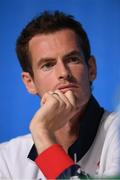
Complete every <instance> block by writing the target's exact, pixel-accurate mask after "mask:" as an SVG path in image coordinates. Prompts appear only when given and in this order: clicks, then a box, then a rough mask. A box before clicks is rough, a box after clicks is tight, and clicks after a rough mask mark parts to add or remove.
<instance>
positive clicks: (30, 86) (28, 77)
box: [21, 72, 37, 95]
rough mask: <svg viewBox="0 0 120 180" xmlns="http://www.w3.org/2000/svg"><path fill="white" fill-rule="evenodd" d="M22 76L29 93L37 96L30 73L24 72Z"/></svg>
mask: <svg viewBox="0 0 120 180" xmlns="http://www.w3.org/2000/svg"><path fill="white" fill-rule="evenodd" d="M21 76H22V80H23V83H24V85H25V87H26V89H27V91H28V92H29V93H30V94H33V95H36V94H37V90H36V86H35V83H34V81H33V78H32V77H31V75H30V73H28V72H22V74H21Z"/></svg>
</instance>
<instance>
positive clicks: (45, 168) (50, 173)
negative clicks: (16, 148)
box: [35, 144, 74, 179]
mask: <svg viewBox="0 0 120 180" xmlns="http://www.w3.org/2000/svg"><path fill="white" fill-rule="evenodd" d="M35 162H36V164H37V165H38V167H39V168H40V170H41V171H42V172H43V174H44V175H45V176H46V178H48V179H55V178H56V177H58V176H59V175H60V174H61V173H62V172H63V171H64V170H65V169H66V168H68V167H70V166H71V165H73V164H74V161H73V160H72V159H71V158H70V157H69V155H67V153H66V152H65V151H64V150H63V148H62V146H60V145H59V144H54V145H52V146H50V147H49V148H47V149H46V150H45V151H44V152H42V153H41V154H40V155H39V156H38V157H37V158H36V159H35Z"/></svg>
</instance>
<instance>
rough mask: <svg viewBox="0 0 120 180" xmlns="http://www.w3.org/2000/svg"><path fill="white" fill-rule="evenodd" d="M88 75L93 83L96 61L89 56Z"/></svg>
mask: <svg viewBox="0 0 120 180" xmlns="http://www.w3.org/2000/svg"><path fill="white" fill-rule="evenodd" d="M88 75H89V80H90V81H93V80H95V79H96V75H97V67H96V60H95V57H94V56H91V57H90V58H89V60H88Z"/></svg>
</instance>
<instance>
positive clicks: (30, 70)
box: [0, 11, 120, 179]
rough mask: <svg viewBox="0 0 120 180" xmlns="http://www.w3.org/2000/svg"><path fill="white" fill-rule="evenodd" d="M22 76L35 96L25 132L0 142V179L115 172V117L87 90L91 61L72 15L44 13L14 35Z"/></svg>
mask: <svg viewBox="0 0 120 180" xmlns="http://www.w3.org/2000/svg"><path fill="white" fill-rule="evenodd" d="M16 50H17V55H18V59H19V61H20V64H21V66H22V69H23V72H22V79H23V82H24V84H25V86H26V88H27V90H28V92H29V93H31V94H33V95H38V96H39V97H41V107H40V108H39V109H38V111H37V112H36V113H35V115H34V117H33V118H32V120H31V123H30V131H31V135H27V136H23V137H18V138H16V139H13V140H11V141H10V142H7V143H4V144H1V148H0V178H3V179H4V178H8V179H25V178H27V179H51V178H52V179H57V178H58V179H60V178H61V179H69V178H72V177H76V178H81V177H86V178H89V177H90V176H91V177H96V176H98V177H103V176H116V175H120V148H119V147H120V122H119V116H118V115H117V113H108V112H106V111H105V110H104V109H103V108H101V107H100V105H99V104H98V102H97V101H96V100H95V98H94V97H93V95H92V83H93V81H94V80H95V78H96V63H95V58H94V56H92V55H91V50H90V44H89V40H88V37H87V34H86V32H85V31H84V29H83V27H82V26H81V24H80V23H79V22H77V21H76V20H74V18H73V17H72V16H69V15H66V14H64V13H62V12H58V11H56V12H53V13H49V12H44V13H43V14H41V15H40V16H38V17H36V18H35V19H33V20H32V21H31V22H30V23H29V24H28V25H27V26H26V27H25V28H24V30H23V31H22V33H21V34H20V36H19V38H18V40H17V46H16Z"/></svg>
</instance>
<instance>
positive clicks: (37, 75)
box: [16, 11, 96, 104]
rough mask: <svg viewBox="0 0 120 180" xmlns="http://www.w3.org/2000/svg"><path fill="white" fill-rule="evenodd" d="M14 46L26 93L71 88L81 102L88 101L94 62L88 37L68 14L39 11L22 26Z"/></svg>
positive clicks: (42, 92) (40, 94) (39, 93)
mask: <svg viewBox="0 0 120 180" xmlns="http://www.w3.org/2000/svg"><path fill="white" fill-rule="evenodd" d="M16 49H17V54H18V58H19V61H20V63H21V66H22V68H23V73H22V78H23V81H24V84H25V86H26V88H27V89H28V91H29V92H30V93H32V94H38V95H39V96H41V97H42V96H43V95H44V93H45V92H48V91H55V90H56V89H59V90H61V91H62V92H63V93H65V92H66V91H67V90H72V92H73V94H74V95H75V96H76V98H77V99H78V100H79V101H80V102H81V103H82V104H83V103H86V102H87V101H88V99H89V97H90V94H91V87H90V83H91V82H92V81H93V80H94V79H95V77H96V65H95V60H94V58H93V56H91V54H90V45H89V40H88V37H87V35H86V33H85V31H84V30H83V28H82V26H81V24H80V23H79V22H77V21H75V20H74V19H73V17H72V16H68V15H65V14H63V13H61V12H58V11H57V12H54V13H48V12H45V13H43V14H42V15H41V16H39V17H37V18H36V19H34V20H32V21H31V22H30V23H29V24H28V25H27V26H26V27H25V29H24V30H23V32H22V33H21V35H20V37H19V38H18V41H17V48H16Z"/></svg>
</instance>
